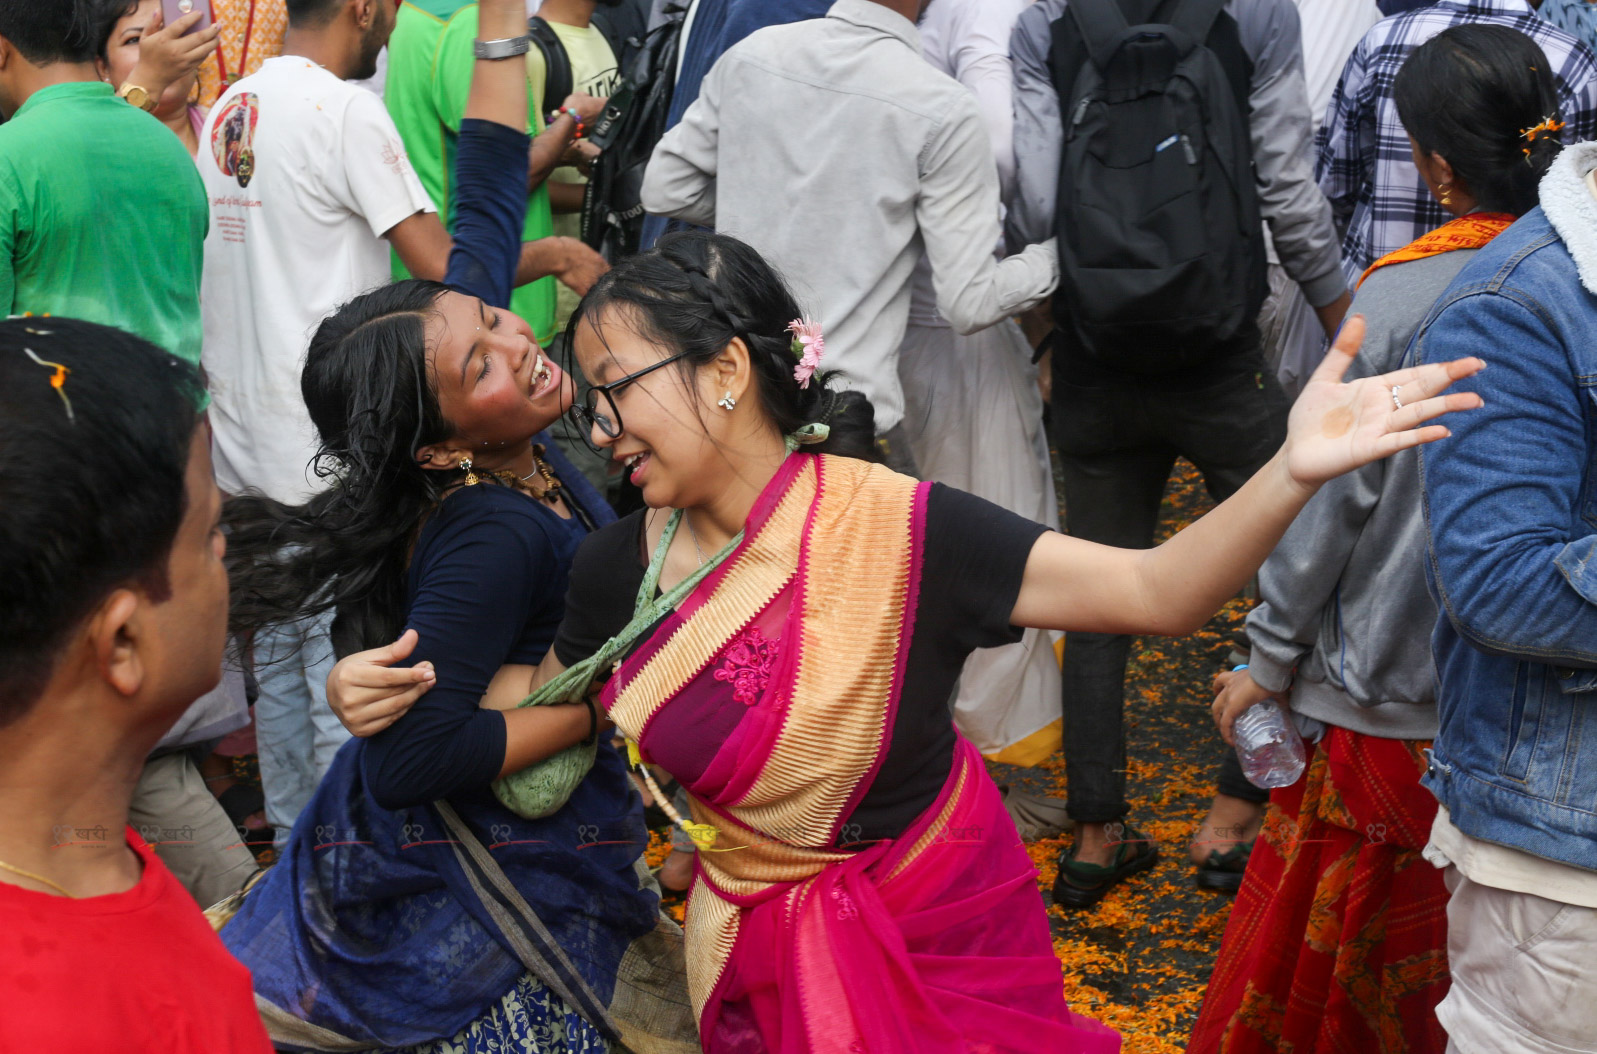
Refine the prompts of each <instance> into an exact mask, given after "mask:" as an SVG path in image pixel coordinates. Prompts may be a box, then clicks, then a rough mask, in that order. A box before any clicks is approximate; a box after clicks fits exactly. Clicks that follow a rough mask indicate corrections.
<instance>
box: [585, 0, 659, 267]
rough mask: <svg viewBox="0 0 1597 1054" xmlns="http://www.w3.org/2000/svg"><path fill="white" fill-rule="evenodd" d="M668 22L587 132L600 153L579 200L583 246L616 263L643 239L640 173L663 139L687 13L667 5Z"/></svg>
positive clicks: (647, 42)
mask: <svg viewBox="0 0 1597 1054" xmlns="http://www.w3.org/2000/svg"><path fill="white" fill-rule="evenodd" d="M665 13H666V16H667V17H666V20H665V21H664V22H663V23H661V24H660V25H658V26H656V27H655V28H654V29H652V30H650V31H649V33H648V35H647V36H645V37H644V38H643V41H642V42H641V45H640V46H639V47H638V49H637V52H636V54H635V55H633V57H632V62H631V64H630V65H629V66H628V68H627V69H625V70H624V71H623V73H624V76H623V77H622V81H621V86H620V87H619V88H617V89H616V91H615V93H614V94H613V95H611V96H610V102H609V103H608V105H606V106H605V109H604V113H602V114H600V115H599V118H598V120H596V121H595V122H594V123H593V126H592V128H590V129H589V131H588V138H589V139H590V140H591V141H592V143H593V145H595V146H597V147H599V148H600V150H601V151H602V152H601V153H600V154H599V157H598V160H596V161H594V163H593V167H592V170H591V171H590V172H589V175H588V188H587V190H586V191H585V192H584V194H583V199H582V240H583V241H584V242H586V243H587V244H588V246H589V247H590V248H592V249H594V250H596V251H598V252H599V253H600V254H602V255H603V256H604V258H605V259H606V260H609V261H610V262H611V263H615V262H616V261H618V260H620V259H621V258H622V257H624V256H630V255H631V254H633V253H635V252H637V251H638V245H639V243H640V241H641V240H642V234H643V218H644V211H643V193H642V192H643V170H644V167H645V166H647V165H648V163H649V157H650V155H652V154H653V153H654V146H655V144H656V143H658V142H659V141H660V137H661V136H662V135H664V134H665V123H666V117H667V116H668V114H669V111H670V109H671V93H672V91H673V89H674V88H675V87H676V55H677V44H678V41H679V39H680V37H681V33H682V17H683V14H684V13H685V9H684V8H683V7H681V6H678V5H675V4H673V5H669V6H667V7H666V9H665Z"/></svg>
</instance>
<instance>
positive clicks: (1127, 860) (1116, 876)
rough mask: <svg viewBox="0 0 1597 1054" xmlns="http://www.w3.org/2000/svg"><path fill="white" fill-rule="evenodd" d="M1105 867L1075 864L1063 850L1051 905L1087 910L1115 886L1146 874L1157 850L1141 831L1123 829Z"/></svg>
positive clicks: (1074, 859) (1154, 861) (1155, 857)
mask: <svg viewBox="0 0 1597 1054" xmlns="http://www.w3.org/2000/svg"><path fill="white" fill-rule="evenodd" d="M1121 839H1122V840H1121V842H1120V844H1119V845H1118V846H1117V847H1116V848H1115V862H1114V863H1113V864H1109V865H1108V866H1100V865H1097V864H1083V863H1078V862H1077V861H1076V858H1075V857H1073V856H1071V855H1070V851H1069V850H1066V851H1065V852H1063V853H1060V854H1059V874H1058V877H1056V878H1055V879H1054V889H1053V893H1054V903H1055V904H1058V905H1059V906H1060V907H1064V908H1090V907H1092V906H1093V905H1094V904H1096V903H1098V902H1099V901H1100V900H1102V899H1103V898H1104V897H1106V896H1108V895H1109V891H1110V890H1112V889H1114V888H1115V886H1117V885H1119V884H1120V883H1121V882H1123V881H1125V880H1126V879H1128V878H1130V877H1131V876H1132V875H1135V874H1138V873H1139V872H1142V871H1146V870H1148V869H1149V868H1150V867H1152V866H1153V865H1154V864H1156V863H1158V861H1159V847H1158V845H1156V844H1155V843H1154V841H1153V839H1151V838H1149V837H1148V836H1147V835H1145V834H1143V833H1142V832H1141V831H1138V830H1137V829H1135V828H1133V827H1127V828H1126V829H1125V830H1124V832H1123V833H1122V835H1121Z"/></svg>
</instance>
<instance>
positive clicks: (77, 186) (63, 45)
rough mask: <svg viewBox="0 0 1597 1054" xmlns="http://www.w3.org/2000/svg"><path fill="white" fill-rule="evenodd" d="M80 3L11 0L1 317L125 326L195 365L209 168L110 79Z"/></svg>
mask: <svg viewBox="0 0 1597 1054" xmlns="http://www.w3.org/2000/svg"><path fill="white" fill-rule="evenodd" d="M75 7H76V5H74V4H70V3H40V2H38V0H0V111H3V112H4V113H5V114H6V116H7V117H8V118H9V120H7V121H6V122H5V124H3V125H0V316H5V315H21V314H28V313H32V314H35V315H46V314H48V315H59V316H66V317H71V318H81V319H85V320H87V321H90V322H99V323H103V324H105V325H111V326H116V327H117V328H118V329H123V330H126V331H128V332H130V333H135V334H137V335H139V336H141V337H143V338H145V339H146V340H148V341H150V342H151V343H153V344H156V345H158V346H159V347H162V348H165V349H166V350H167V351H169V352H171V353H172V354H174V355H177V356H178V357H180V358H183V359H186V360H188V361H189V362H193V363H198V362H199V359H200V256H201V249H202V246H203V245H204V243H205V233H206V229H207V227H208V226H209V222H210V214H209V209H208V206H207V204H206V200H205V190H204V187H203V186H202V185H201V183H200V174H199V172H198V171H197V170H196V169H195V167H194V162H193V161H191V160H190V159H189V156H188V151H186V150H184V149H183V144H182V142H181V141H180V140H179V139H178V138H177V136H175V135H173V134H172V133H171V131H169V130H168V129H167V128H166V126H165V125H163V124H161V122H160V121H157V120H156V119H155V118H154V117H152V116H151V115H150V114H148V113H145V112H143V111H141V110H140V109H139V108H138V107H136V106H132V105H129V103H128V102H126V101H124V100H122V99H119V98H117V96H116V94H115V93H114V92H113V91H112V89H111V86H110V85H109V84H105V83H103V82H102V81H101V80H100V78H99V75H98V73H97V72H96V71H95V67H94V59H95V55H96V53H97V52H98V50H99V49H98V47H97V44H98V41H93V40H91V39H90V37H91V36H92V34H91V33H90V32H89V31H88V28H87V27H86V26H82V25H79V24H77V23H78V22H79V21H81V20H80V19H77V18H75V17H74V15H75ZM152 101H153V100H152Z"/></svg>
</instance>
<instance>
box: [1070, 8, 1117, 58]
mask: <svg viewBox="0 0 1597 1054" xmlns="http://www.w3.org/2000/svg"><path fill="white" fill-rule="evenodd" d="M1065 10H1066V11H1068V12H1070V18H1071V21H1073V22H1075V23H1076V31H1077V32H1078V33H1080V34H1081V40H1082V43H1083V44H1085V45H1086V46H1087V60H1088V61H1089V62H1091V63H1092V64H1093V65H1094V66H1096V67H1098V69H1100V70H1101V69H1103V68H1104V67H1105V66H1107V65H1109V60H1110V59H1112V58H1113V57H1114V54H1115V50H1116V49H1117V48H1119V47H1120V42H1121V41H1122V40H1123V39H1125V35H1126V31H1127V30H1129V29H1130V28H1131V25H1130V23H1128V22H1127V21H1126V15H1125V12H1123V11H1121V10H1120V5H1119V4H1118V3H1116V2H1115V0H1070V2H1069V3H1067V4H1066V5H1065Z"/></svg>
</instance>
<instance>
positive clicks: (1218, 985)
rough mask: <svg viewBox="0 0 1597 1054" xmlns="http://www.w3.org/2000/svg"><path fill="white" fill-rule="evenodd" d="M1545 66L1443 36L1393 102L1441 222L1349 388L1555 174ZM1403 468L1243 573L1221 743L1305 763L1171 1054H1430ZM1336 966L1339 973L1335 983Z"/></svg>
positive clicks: (1432, 1018) (1420, 600)
mask: <svg viewBox="0 0 1597 1054" xmlns="http://www.w3.org/2000/svg"><path fill="white" fill-rule="evenodd" d="M1548 69H1549V65H1548V62H1547V60H1546V57H1545V56H1544V55H1543V54H1542V51H1541V49H1540V48H1539V47H1537V45H1536V43H1535V41H1533V40H1531V38H1530V37H1527V36H1525V35H1524V34H1523V33H1519V32H1516V31H1515V30H1513V29H1510V28H1508V27H1506V26H1495V25H1464V26H1455V27H1454V28H1452V29H1449V30H1447V31H1445V32H1443V33H1441V34H1439V35H1437V36H1435V37H1433V38H1431V39H1430V40H1429V41H1427V42H1426V43H1425V44H1423V45H1421V46H1420V47H1419V48H1418V49H1416V50H1415V51H1414V53H1413V54H1412V55H1411V56H1410V57H1409V59H1408V61H1407V62H1406V63H1405V64H1404V66H1403V67H1402V69H1401V71H1400V72H1399V74H1398V76H1397V80H1396V83H1395V84H1394V85H1393V96H1394V100H1395V101H1396V103H1397V109H1398V113H1399V114H1400V115H1401V117H1402V119H1403V124H1404V127H1405V128H1406V129H1407V130H1408V132H1409V136H1410V139H1411V141H1412V146H1413V151H1414V160H1415V164H1416V165H1417V166H1418V167H1419V169H1420V171H1421V173H1422V174H1423V175H1424V176H1425V178H1426V181H1427V183H1428V184H1429V185H1430V187H1431V188H1432V192H1433V193H1434V195H1435V196H1436V198H1437V200H1438V201H1439V202H1441V203H1442V205H1443V207H1444V208H1446V209H1447V210H1448V211H1449V212H1451V213H1452V214H1453V216H1454V217H1455V219H1453V220H1452V221H1451V222H1449V223H1446V224H1444V225H1442V226H1441V227H1439V228H1437V229H1436V230H1433V231H1431V232H1429V233H1428V234H1426V235H1424V236H1423V237H1421V238H1419V239H1417V240H1416V241H1414V242H1413V243H1411V244H1410V245H1408V246H1405V247H1404V248H1402V249H1400V250H1398V251H1397V252H1394V253H1391V254H1390V255H1388V256H1386V257H1384V258H1382V259H1381V260H1379V261H1377V262H1376V263H1375V265H1374V266H1372V267H1371V268H1370V269H1369V270H1368V271H1366V272H1365V275H1364V278H1363V279H1362V280H1361V281H1360V284H1359V288H1358V296H1357V298H1356V299H1355V300H1354V302H1353V311H1354V312H1355V313H1357V314H1361V315H1363V316H1364V318H1365V322H1366V324H1367V327H1368V328H1367V329H1366V332H1365V339H1364V345H1363V347H1362V348H1360V349H1359V355H1358V358H1357V359H1356V360H1355V361H1354V365H1353V370H1354V371H1356V372H1358V373H1360V374H1361V375H1366V376H1367V375H1373V374H1379V373H1381V372H1384V371H1386V370H1390V369H1392V368H1394V367H1396V366H1399V365H1401V363H1402V360H1403V357H1404V353H1405V352H1406V351H1407V349H1408V345H1409V341H1410V339H1411V338H1412V337H1413V336H1414V333H1415V331H1416V330H1417V329H1419V327H1420V323H1422V322H1423V321H1425V317H1426V315H1427V313H1428V312H1429V311H1430V308H1431V305H1432V304H1434V303H1435V302H1436V300H1437V298H1438V297H1439V296H1441V295H1442V294H1443V292H1444V291H1445V290H1446V289H1447V287H1448V285H1449V283H1451V282H1452V280H1453V278H1454V277H1456V276H1457V275H1458V273H1459V271H1460V270H1461V269H1463V268H1464V266H1465V265H1466V264H1467V263H1468V262H1469V261H1470V259H1471V258H1472V257H1474V256H1475V254H1476V253H1477V252H1478V251H1480V249H1481V248H1482V247H1483V246H1485V245H1487V244H1488V243H1490V242H1491V241H1492V239H1493V238H1495V237H1497V236H1498V235H1500V234H1501V233H1502V232H1503V231H1504V230H1505V229H1507V228H1508V226H1509V225H1510V224H1511V223H1513V222H1514V220H1515V218H1516V217H1518V216H1521V215H1524V214H1525V213H1526V212H1529V211H1530V210H1531V209H1533V208H1535V207H1536V181H1537V178H1538V177H1539V176H1540V175H1541V174H1542V173H1543V172H1545V171H1546V170H1547V166H1548V164H1549V163H1550V162H1551V161H1552V159H1553V158H1554V157H1555V156H1556V153H1557V150H1558V144H1557V142H1556V136H1555V135H1549V134H1548V132H1547V130H1546V129H1540V130H1538V131H1537V132H1536V133H1535V135H1536V138H1535V147H1534V149H1533V150H1532V152H1531V153H1530V154H1525V153H1524V152H1523V151H1524V149H1525V145H1526V139H1525V138H1524V136H1523V135H1522V132H1521V130H1522V129H1526V128H1531V127H1533V126H1536V125H1539V124H1542V123H1543V121H1542V118H1543V115H1545V114H1547V113H1548V112H1549V111H1550V110H1551V111H1553V112H1555V113H1556V110H1557V102H1556V100H1557V95H1556V87H1555V85H1554V82H1553V79H1552V76H1551V75H1550V73H1549V72H1548ZM1420 506H1421V502H1420V478H1419V455H1418V453H1417V452H1413V451H1409V452H1404V453H1401V454H1399V455H1397V456H1396V457H1393V458H1391V459H1389V460H1388V461H1385V462H1383V463H1381V464H1379V465H1369V466H1365V467H1364V468H1361V469H1358V470H1356V471H1354V472H1350V473H1348V474H1347V475H1345V476H1341V477H1338V478H1337V479H1335V480H1332V481H1331V482H1330V483H1328V484H1326V485H1325V486H1324V487H1322V488H1321V490H1320V493H1318V494H1316V495H1315V496H1314V498H1313V499H1312V500H1311V501H1310V502H1309V504H1308V505H1307V506H1306V507H1305V508H1304V510H1303V512H1302V514H1301V515H1299V516H1298V518H1297V519H1296V520H1295V521H1293V524H1292V526H1291V527H1290V528H1289V529H1288V530H1287V533H1286V534H1285V536H1283V537H1282V539H1281V542H1280V544H1279V545H1277V546H1276V548H1275V551H1274V552H1273V553H1272V554H1271V555H1270V558H1269V559H1268V560H1267V561H1265V564H1264V566H1263V567H1262V568H1260V569H1259V594H1260V603H1259V605H1258V606H1257V607H1255V608H1254V609H1253V612H1252V613H1251V614H1250V615H1249V616H1248V639H1249V643H1250V645H1251V648H1252V653H1251V656H1250V658H1249V661H1248V667H1247V670H1246V671H1245V672H1238V673H1233V674H1222V675H1221V677H1220V679H1219V681H1218V687H1219V688H1220V691H1219V695H1218V698H1217V699H1216V700H1215V715H1216V718H1217V719H1218V720H1219V721H1220V724H1221V729H1222V732H1223V733H1224V734H1225V735H1226V738H1227V739H1230V738H1231V734H1230V728H1231V723H1232V722H1233V721H1234V720H1235V719H1236V717H1237V716H1239V715H1240V714H1241V713H1242V712H1244V711H1245V710H1246V709H1247V708H1248V707H1249V706H1252V705H1254V704H1255V703H1258V702H1260V701H1262V700H1264V699H1266V698H1270V697H1272V696H1274V697H1277V698H1280V699H1282V700H1284V701H1289V704H1290V707H1291V709H1292V712H1293V713H1294V715H1296V716H1297V717H1298V720H1299V722H1300V724H1304V725H1307V726H1308V727H1310V728H1312V729H1313V733H1312V734H1313V738H1314V739H1315V740H1316V742H1315V743H1313V744H1311V745H1310V746H1309V755H1310V756H1309V765H1308V768H1307V771H1306V772H1305V773H1304V774H1303V776H1302V777H1301V778H1300V779H1299V780H1298V781H1297V782H1296V783H1295V784H1293V785H1291V786H1287V787H1282V788H1279V789H1278V790H1276V791H1274V792H1273V793H1272V794H1271V796H1270V809H1269V813H1268V816H1267V819H1266V821H1265V825H1264V829H1263V830H1262V832H1261V835H1260V838H1259V840H1258V842H1257V843H1256V844H1255V846H1254V849H1253V853H1252V856H1251V858H1250V860H1249V862H1248V867H1247V874H1246V877H1245V880H1244V883H1243V886H1242V890H1241V892H1240V894H1239V896H1238V898H1237V904H1236V907H1235V908H1234V909H1233V910H1232V913H1231V918H1230V921H1229V923H1228V924H1227V927H1226V933H1225V939H1224V941H1223V942H1222V944H1221V949H1220V957H1219V961H1218V963H1217V964H1216V966H1215V971H1214V975H1213V977H1212V978H1211V980H1210V982H1209V990H1208V993H1207V995H1206V996H1205V999H1204V1005H1203V1013H1202V1014H1201V1016H1200V1017H1199V1019H1198V1024H1197V1026H1196V1027H1195V1028H1194V1030H1193V1034H1192V1041H1191V1044H1190V1045H1189V1046H1188V1048H1187V1049H1188V1052H1189V1054H1212V1052H1218V1051H1227V1052H1237V1051H1265V1050H1270V1051H1274V1050H1285V1049H1293V1050H1311V1049H1327V1048H1334V1049H1356V1050H1366V1049H1367V1050H1389V1049H1393V1048H1392V1046H1391V1042H1390V1041H1391V1040H1393V1039H1394V1038H1401V1040H1402V1048H1401V1049H1404V1050H1408V1051H1411V1052H1413V1054H1441V1052H1442V1050H1443V1049H1444V1047H1445V1046H1446V1044H1447V1036H1446V1034H1445V1033H1444V1032H1443V1031H1442V1029H1441V1026H1440V1025H1439V1024H1438V1023H1437V1020H1436V1012H1435V1008H1436V1005H1437V1004H1438V1003H1439V1002H1441V1000H1442V998H1443V997H1444V996H1445V995H1446V994H1447V989H1448V972H1447V913H1446V909H1447V899H1448V897H1447V890H1446V888H1445V887H1444V886H1443V884H1442V876H1441V875H1440V874H1439V873H1438V872H1437V871H1436V869H1435V868H1432V867H1430V866H1428V865H1427V864H1426V863H1425V862H1424V861H1423V860H1422V859H1421V850H1422V849H1423V848H1424V846H1425V843H1426V840H1427V839H1428V838H1429V836H1430V832H1431V823H1432V821H1433V820H1434V819H1435V817H1436V809H1437V805H1436V799H1435V798H1433V797H1432V796H1431V794H1430V793H1429V792H1428V791H1426V789H1425V788H1424V787H1422V786H1421V785H1420V777H1421V775H1422V774H1423V773H1424V771H1425V767H1426V761H1425V756H1424V754H1423V750H1424V749H1425V748H1426V747H1428V746H1430V740H1431V738H1432V737H1433V736H1435V734H1436V702H1435V700H1436V695H1435V676H1434V673H1433V669H1432V665H1431V656H1430V650H1429V637H1430V628H1431V625H1432V624H1433V623H1434V622H1435V620H1436V605H1435V603H1434V602H1433V601H1432V600H1431V598H1430V595H1429V593H1428V592H1427V590H1426V586H1425V572H1424V564H1425V559H1424V556H1425V522H1424V517H1423V514H1422V512H1421V508H1420ZM1351 964H1357V969H1355V970H1349V969H1348V966H1349V965H1351Z"/></svg>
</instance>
